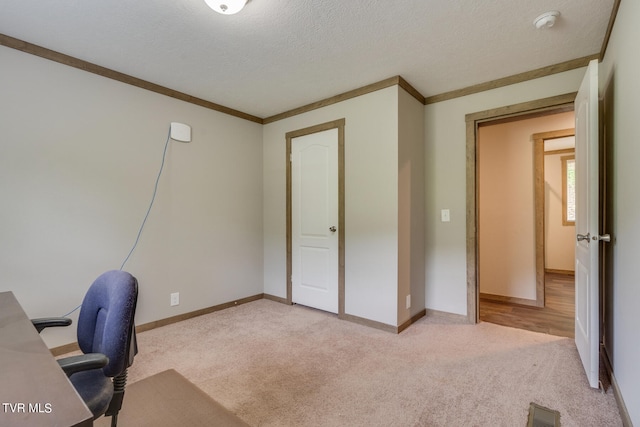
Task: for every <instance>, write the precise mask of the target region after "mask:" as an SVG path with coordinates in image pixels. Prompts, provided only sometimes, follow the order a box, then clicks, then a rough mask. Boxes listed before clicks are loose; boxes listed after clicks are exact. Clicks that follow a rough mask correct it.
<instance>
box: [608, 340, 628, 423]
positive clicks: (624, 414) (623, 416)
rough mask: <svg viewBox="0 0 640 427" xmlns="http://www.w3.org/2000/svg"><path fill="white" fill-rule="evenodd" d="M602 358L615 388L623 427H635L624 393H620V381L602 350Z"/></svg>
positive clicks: (614, 392)
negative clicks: (623, 396)
mask: <svg viewBox="0 0 640 427" xmlns="http://www.w3.org/2000/svg"><path fill="white" fill-rule="evenodd" d="M600 357H601V358H602V360H603V362H604V366H605V369H606V371H607V375H608V376H609V380H610V381H611V387H612V388H613V395H614V396H615V398H616V403H617V404H618V412H619V413H620V418H621V419H622V425H623V427H633V423H632V422H631V416H630V415H629V411H628V410H627V405H625V403H624V399H623V398H622V393H621V392H620V387H619V386H618V381H617V380H616V376H615V375H614V374H613V369H612V368H611V362H610V361H609V358H608V357H607V354H606V352H605V351H603V350H602V349H601V350H600Z"/></svg>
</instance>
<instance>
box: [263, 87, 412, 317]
mask: <svg viewBox="0 0 640 427" xmlns="http://www.w3.org/2000/svg"><path fill="white" fill-rule="evenodd" d="M398 90H399V88H398V87H397V86H393V87H388V88H386V89H381V90H379V91H376V92H372V93H369V94H366V95H364V96H360V97H357V98H353V99H349V100H346V101H343V102H339V103H337V104H333V105H330V106H327V107H324V108H320V109H317V110H313V111H310V112H307V113H304V114H300V115H297V116H294V117H290V118H287V119H283V120H280V121H277V122H273V123H269V124H267V125H265V126H264V132H263V141H264V147H263V152H264V161H263V170H264V178H263V191H264V199H263V200H264V201H263V204H264V223H263V229H264V271H265V274H264V292H265V293H266V294H270V295H274V296H277V297H282V298H285V297H286V215H285V214H286V182H285V178H286V163H285V162H286V156H285V152H286V145H285V142H286V140H285V134H286V133H287V132H290V131H294V130H298V129H302V128H306V127H309V126H313V125H317V124H320V123H325V122H329V121H332V120H336V119H341V118H345V119H346V123H345V313H346V314H351V315H354V316H358V317H362V318H365V319H369V320H373V321H377V322H381V323H385V324H388V325H393V326H396V322H397V318H398V315H397V306H396V301H397V298H398V297H397V292H398V286H397V284H398V203H397V202H398V132H397V129H398V112H397V109H398Z"/></svg>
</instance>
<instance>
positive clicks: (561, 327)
mask: <svg viewBox="0 0 640 427" xmlns="http://www.w3.org/2000/svg"><path fill="white" fill-rule="evenodd" d="M574 313H575V280H574V276H570V275H564V274H557V273H547V274H546V275H545V307H542V308H540V307H530V306H526V305H519V304H511V303H504V302H497V301H491V300H488V299H484V298H481V299H480V321H483V322H490V323H496V324H498V325H504V326H511V327H513V328H519V329H526V330H529V331H534V332H543V333H547V334H550V335H559V336H563V337H569V338H573V337H574V317H575V314H574Z"/></svg>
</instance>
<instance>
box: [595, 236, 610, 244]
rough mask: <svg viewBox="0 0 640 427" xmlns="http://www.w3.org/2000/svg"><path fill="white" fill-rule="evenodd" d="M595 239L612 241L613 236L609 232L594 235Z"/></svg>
mask: <svg viewBox="0 0 640 427" xmlns="http://www.w3.org/2000/svg"><path fill="white" fill-rule="evenodd" d="M592 239H593V240H601V241H603V242H607V243H608V242H611V236H609V235H608V234H603V235H602V236H593V237H592Z"/></svg>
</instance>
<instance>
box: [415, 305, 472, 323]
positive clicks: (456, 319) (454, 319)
mask: <svg viewBox="0 0 640 427" xmlns="http://www.w3.org/2000/svg"><path fill="white" fill-rule="evenodd" d="M425 316H427V318H431V317H433V318H437V319H442V320H444V321H446V322H447V323H456V324H462V323H469V320H468V319H467V316H466V315H463V314H456V313H449V312H446V311H440V310H434V309H432V308H427V309H426V310H425Z"/></svg>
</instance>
